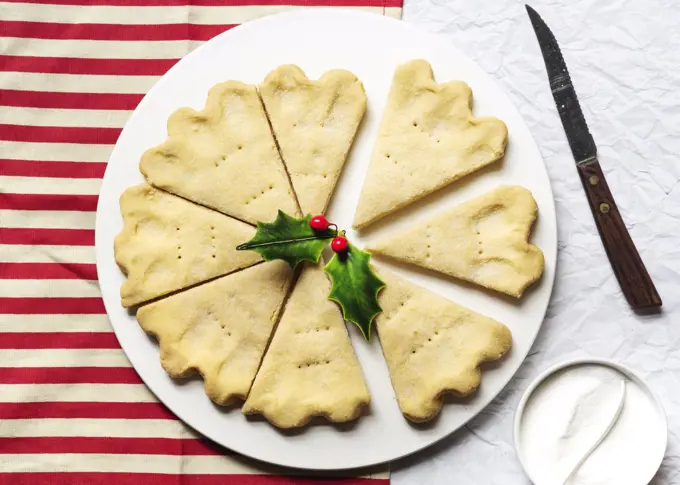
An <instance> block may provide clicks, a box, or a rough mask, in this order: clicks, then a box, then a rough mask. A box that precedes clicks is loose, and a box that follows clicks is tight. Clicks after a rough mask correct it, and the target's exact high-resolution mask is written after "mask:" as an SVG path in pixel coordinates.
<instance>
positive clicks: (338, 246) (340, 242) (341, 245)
mask: <svg viewBox="0 0 680 485" xmlns="http://www.w3.org/2000/svg"><path fill="white" fill-rule="evenodd" d="M348 245H349V243H348V242H347V238H346V237H344V236H335V237H334V238H333V241H331V248H332V249H333V251H335V252H336V253H344V252H345V251H347V247H348Z"/></svg>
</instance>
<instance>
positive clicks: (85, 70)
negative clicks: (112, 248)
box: [0, 0, 401, 485]
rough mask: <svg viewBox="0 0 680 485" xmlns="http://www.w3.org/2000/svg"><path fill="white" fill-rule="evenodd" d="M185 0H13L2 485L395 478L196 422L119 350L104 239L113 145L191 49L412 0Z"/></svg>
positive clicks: (1, 115)
mask: <svg viewBox="0 0 680 485" xmlns="http://www.w3.org/2000/svg"><path fill="white" fill-rule="evenodd" d="M187 3H188V2H187V1H186V0H46V1H36V0H22V1H17V0H6V1H0V73H4V75H2V76H0V221H1V222H0V485H3V484H5V483H7V484H9V483H12V484H31V485H34V484H37V485H40V484H42V483H48V482H49V483H50V484H57V485H59V484H69V485H71V484H76V485H79V484H98V483H107V484H108V483H118V484H123V485H125V484H128V483H130V484H131V483H134V484H135V485H136V484H138V483H148V484H152V485H153V484H165V483H168V484H170V483H172V484H173V485H175V484H176V483H178V480H181V483H182V484H185V485H190V484H193V483H196V484H201V485H209V484H211V483H220V484H226V485H229V484H230V483H238V484H244V485H287V484H291V485H292V484H295V485H301V484H310V485H312V484H317V483H324V484H326V485H334V484H335V485H372V484H376V483H384V484H388V483H389V472H388V471H387V469H388V468H387V467H386V466H381V467H377V469H376V470H375V471H368V472H364V473H363V474H362V475H361V476H359V477H357V476H354V477H349V478H343V477H341V476H340V475H347V473H345V474H340V475H338V474H328V475H327V476H326V475H324V476H323V477H322V478H321V480H319V476H318V474H312V475H311V476H307V477H301V476H300V474H295V476H289V475H288V473H289V472H288V471H287V470H283V469H279V468H277V467H269V466H266V465H262V464H254V463H252V462H250V461H249V460H247V459H244V458H242V457H239V456H237V455H234V454H233V453H231V452H229V451H228V450H225V449H223V448H221V447H220V446H219V445H216V444H214V443H212V442H210V441H208V440H206V439H203V438H202V437H200V436H198V435H196V434H195V433H194V432H193V431H191V430H189V429H187V428H186V427H185V426H184V425H183V423H181V422H180V421H178V420H177V418H176V417H175V416H174V415H173V414H172V413H171V412H169V411H168V410H167V408H165V406H163V404H161V403H159V402H157V400H156V399H155V397H154V396H153V395H152V394H151V393H150V391H149V390H148V389H147V388H146V386H145V385H144V384H143V383H142V382H141V380H140V378H139V376H138V375H137V374H136V372H135V371H134V369H133V368H132V367H131V366H130V363H129V361H128V360H127V358H126V357H125V355H124V353H123V352H122V350H121V349H120V348H119V345H118V343H117V341H116V339H115V336H114V334H113V333H112V331H111V328H110V325H109V323H108V321H107V318H106V314H105V310H104V306H103V302H102V300H101V297H100V294H99V289H98V284H97V275H96V267H95V264H94V263H95V261H94V249H93V244H94V211H95V210H96V204H97V196H98V192H99V187H100V184H101V178H102V177H103V174H104V171H105V168H106V161H107V160H108V156H109V153H110V151H111V149H112V148H113V145H114V144H115V142H116V140H117V138H118V135H119V134H120V130H121V129H122V127H123V125H124V124H125V122H126V120H127V118H128V117H129V115H130V114H131V113H132V111H133V110H134V109H135V107H136V106H137V104H138V103H139V101H140V100H141V98H142V97H143V95H144V93H146V92H147V91H148V89H149V88H150V87H151V86H152V85H153V84H154V83H155V82H156V81H157V80H158V79H159V77H160V76H161V75H162V74H163V73H164V72H165V71H167V69H169V68H170V67H171V66H172V65H174V63H175V62H177V60H179V59H180V58H181V57H182V56H183V55H185V54H186V53H187V52H189V51H190V50H192V49H194V48H195V47H197V46H199V45H201V44H202V43H203V42H205V41H207V40H209V39H210V38H212V37H213V36H215V35H217V34H219V33H221V32H224V31H226V30H229V29H231V28H233V27H234V26H236V25H238V24H239V23H242V22H245V21H248V20H251V19H254V18H257V17H260V16H263V15H268V14H272V13H277V12H281V11H286V10H290V9H292V8H298V7H304V8H324V7H329V6H332V7H343V8H354V9H359V10H363V11H367V12H374V13H378V14H382V15H387V16H391V17H395V18H399V17H400V16H401V0H292V1H281V0H192V1H191V2H190V3H191V6H190V7H189V6H187ZM121 455H126V457H125V458H122V457H121ZM180 475H181V478H179V476H180Z"/></svg>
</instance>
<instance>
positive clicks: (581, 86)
mask: <svg viewBox="0 0 680 485" xmlns="http://www.w3.org/2000/svg"><path fill="white" fill-rule="evenodd" d="M524 3H525V2H523V1H517V0H405V4H404V16H403V18H404V20H405V21H407V22H410V23H412V24H414V25H417V26H419V27H421V28H423V29H425V30H428V31H431V32H437V33H440V34H441V35H443V36H445V37H446V38H447V39H449V40H450V41H451V42H452V43H453V44H455V45H456V47H458V48H459V49H460V50H462V51H463V52H465V53H466V54H467V55H468V56H469V57H470V58H472V59H473V60H475V61H477V62H478V63H479V64H480V65H481V66H482V68H484V69H485V70H486V71H487V72H489V73H490V74H491V76H492V77H493V78H495V79H496V80H497V81H498V82H499V83H500V85H501V86H502V87H503V88H504V89H505V90H506V92H507V93H508V94H509V96H510V98H511V99H512V101H513V102H514V103H515V105H516V106H517V108H518V109H519V111H520V113H521V114H522V116H523V117H524V119H525V120H526V123H527V124H528V126H529V128H530V129H531V130H532V131H533V134H534V137H535V138H536V141H537V143H538V145H539V147H540V149H541V153H542V154H543V157H544V160H545V164H546V166H547V168H548V172H549V174H550V178H551V181H552V185H553V191H554V194H555V199H556V209H557V217H558V219H557V223H558V234H559V252H558V265H557V277H556V283H555V288H554V292H553V297H552V300H551V305H550V308H549V310H548V315H547V318H546V321H545V322H544V324H543V328H542V330H541V333H540V334H539V336H538V339H537V341H536V343H535V344H534V348H533V350H532V352H531V353H530V356H529V357H528V358H527V360H526V361H525V363H524V365H523V366H522V368H521V369H520V370H519V372H518V373H517V375H516V376H515V378H514V379H513V380H512V382H511V383H510V384H509V385H508V387H507V388H506V389H505V391H504V392H502V393H501V394H500V396H499V397H498V398H497V399H496V400H495V401H494V402H493V403H492V404H491V405H490V406H489V407H488V408H487V409H486V410H485V411H483V412H482V413H481V414H480V415H479V416H478V417H477V418H476V419H474V420H473V421H472V422H470V423H469V425H468V426H467V429H463V430H461V431H460V432H458V433H456V434H454V435H453V436H452V437H450V438H448V439H446V440H444V441H443V442H441V443H440V444H438V445H435V446H433V447H432V448H430V449H428V450H426V451H424V452H421V453H419V454H416V455H414V456H413V457H410V458H407V459H404V460H401V461H399V462H396V463H394V464H393V477H392V483H393V484H394V485H415V484H428V485H429V484H432V485H444V484H455V485H487V484H489V485H493V484H498V485H514V484H528V483H529V480H528V479H527V478H526V476H525V475H524V473H523V472H522V469H521V466H520V464H519V462H518V460H517V458H516V455H515V451H514V446H513V436H512V425H513V417H514V411H515V408H516V406H517V404H518V402H519V399H520V397H521V395H522V393H523V392H524V390H525V389H526V388H527V386H528V384H529V382H530V381H531V380H532V379H533V378H534V377H536V376H537V375H538V374H539V373H540V372H541V371H543V370H544V369H546V368H547V367H548V366H550V365H551V364H554V363H556V362H558V361H561V360H564V359H568V358H571V357H579V356H593V357H606V358H611V359H614V360H616V361H618V362H621V363H623V364H626V365H628V366H630V367H632V368H633V369H634V370H636V371H638V372H639V373H640V374H642V376H643V377H645V378H646V380H647V381H648V383H649V384H650V386H651V387H652V389H653V390H654V391H655V392H656V393H657V394H658V395H659V397H660V398H661V400H662V404H663V406H664V408H665V410H666V413H667V415H668V427H669V434H668V449H667V453H666V458H665V460H664V462H663V465H662V468H661V470H660V472H659V474H658V475H657V477H656V478H655V479H654V481H653V482H652V484H653V485H667V484H680V305H679V304H678V298H679V297H680V187H679V186H678V181H680V2H678V1H677V0H644V1H643V0H581V1H579V0H574V1H570V0H560V1H549V0H533V1H531V2H530V4H531V5H532V6H533V7H534V8H535V9H536V10H537V11H538V13H539V14H540V15H541V16H542V17H543V19H544V20H545V21H546V23H547V24H548V25H549V26H550V28H551V29H552V31H553V32H554V33H555V36H556V37H557V40H558V42H559V44H560V46H561V49H562V53H563V54H564V57H565V60H566V63H567V66H568V67H569V70H570V73H571V77H572V80H573V82H574V85H575V88H576V92H577V94H578V96H579V100H580V102H581V106H582V108H583V111H584V114H585V117H586V120H587V121H588V125H589V126H590V130H591V133H592V134H593V136H594V138H595V142H596V144H597V147H598V155H599V159H600V164H601V165H602V168H603V170H604V172H605V174H606V177H607V181H608V183H609V186H610V188H611V190H612V192H613V194H614V197H615V199H616V202H617V204H618V206H619V209H620V211H621V213H622V215H623V218H624V220H625V222H626V225H627V227H628V229H629V231H630V233H631V236H632V237H633V240H634V241H635V243H636V245H637V247H638V249H639V251H640V253H641V255H642V259H643V260H644V262H645V264H646V266H647V269H648V270H649V272H650V274H651V275H652V278H653V279H654V282H655V284H656V286H657V289H658V290H659V293H660V294H661V297H662V299H663V301H664V306H663V312H662V314H661V315H653V316H638V315H635V314H633V313H632V312H631V310H630V309H629V307H628V305H627V304H626V301H625V300H624V298H623V296H622V294H621V291H620V289H619V286H618V284H617V282H616V279H615V277H614V275H613V273H612V270H611V267H610V265H609V261H608V260H607V257H606V255H605V252H604V248H603V247H602V244H601V241H600V238H599V236H598V234H597V230H596V228H595V224H594V222H593V218H592V215H591V213H590V209H589V207H588V203H587V201H586V198H585V195H584V193H583V189H582V187H581V182H580V180H579V178H578V175H577V172H576V168H575V166H574V162H573V159H572V157H571V152H570V151H569V146H568V145H567V142H566V138H565V135H564V132H563V130H562V125H561V123H560V120H559V117H558V115H557V111H556V109H555V105H554V103H553V99H552V96H551V94H550V89H549V86H548V81H547V76H546V72H545V67H544V64H543V59H542V57H541V54H540V51H539V47H538V43H537V41H536V37H535V35H534V32H533V30H532V28H531V25H530V22H529V19H528V17H527V14H526V11H525V10H524ZM511 141H512V133H510V142H511Z"/></svg>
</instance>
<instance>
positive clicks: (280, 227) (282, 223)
mask: <svg viewBox="0 0 680 485" xmlns="http://www.w3.org/2000/svg"><path fill="white" fill-rule="evenodd" d="M311 218H312V215H311V214H308V215H307V216H306V217H303V218H302V219H296V218H295V217H291V216H289V215H288V214H286V213H285V212H283V211H281V210H279V213H278V215H277V216H276V219H274V222H258V223H257V232H256V233H255V236H254V237H253V238H252V239H251V240H250V241H248V242H247V243H245V244H241V245H239V246H237V247H236V249H237V250H239V251H246V250H250V251H256V252H257V253H259V254H260V256H262V258H263V259H264V260H265V261H271V260H274V259H282V260H284V261H285V262H286V263H288V264H289V265H290V267H291V268H295V266H297V265H298V263H300V262H302V261H310V262H312V263H318V262H319V257H320V256H321V252H322V251H323V248H324V247H326V245H327V244H328V240H329V239H332V238H333V237H335V236H336V235H337V231H335V230H331V229H326V230H325V231H315V230H314V229H312V228H311V227H310V226H309V221H310V220H311Z"/></svg>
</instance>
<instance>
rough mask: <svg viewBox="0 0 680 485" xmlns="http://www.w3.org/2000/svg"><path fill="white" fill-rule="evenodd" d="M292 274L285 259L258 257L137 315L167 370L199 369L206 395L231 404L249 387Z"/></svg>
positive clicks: (182, 374) (183, 374)
mask: <svg viewBox="0 0 680 485" xmlns="http://www.w3.org/2000/svg"><path fill="white" fill-rule="evenodd" d="M292 279H293V271H292V270H291V269H290V267H289V266H288V265H287V264H286V263H284V262H283V261H273V262H265V263H260V264H258V265H256V266H253V267H251V268H247V269H244V270H243V271H239V272H238V273H234V274H231V275H227V276H224V277H222V278H218V279H216V280H214V281H211V282H209V283H206V284H204V285H201V286H197V287H195V288H191V289H189V290H187V291H184V292H182V293H178V294H176V295H172V296H169V297H168V298H165V299H162V300H158V301H156V302H153V303H150V304H148V305H145V306H142V307H141V308H139V310H138V311H137V320H138V321H139V324H140V325H141V327H142V328H143V329H144V330H145V331H146V332H148V333H149V334H152V335H155V336H156V337H157V338H158V343H159V345H160V351H161V364H162V365H163V368H164V369H165V371H166V372H167V373H168V374H169V375H170V376H172V377H178V378H182V377H188V376H190V375H191V374H192V372H194V371H198V372H199V373H200V374H201V375H202V376H203V379H204V381H205V392H206V394H207V395H208V397H210V399H212V400H213V401H214V402H215V403H217V404H220V405H230V404H233V403H235V402H238V401H239V400H243V399H245V398H246V396H247V395H248V392H249V391H250V386H251V384H252V382H253V379H254V378H255V374H256V372H257V369H258V366H259V365H260V362H261V360H262V355H263V354H264V351H265V349H266V347H267V343H268V342H269V338H270V335H271V333H272V330H273V328H274V325H275V323H276V321H277V319H278V316H279V313H280V310H281V306H282V304H283V301H284V298H285V297H286V294H287V293H288V290H289V288H290V285H291V282H292Z"/></svg>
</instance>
